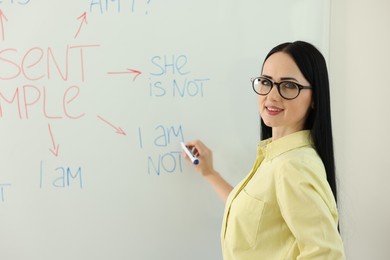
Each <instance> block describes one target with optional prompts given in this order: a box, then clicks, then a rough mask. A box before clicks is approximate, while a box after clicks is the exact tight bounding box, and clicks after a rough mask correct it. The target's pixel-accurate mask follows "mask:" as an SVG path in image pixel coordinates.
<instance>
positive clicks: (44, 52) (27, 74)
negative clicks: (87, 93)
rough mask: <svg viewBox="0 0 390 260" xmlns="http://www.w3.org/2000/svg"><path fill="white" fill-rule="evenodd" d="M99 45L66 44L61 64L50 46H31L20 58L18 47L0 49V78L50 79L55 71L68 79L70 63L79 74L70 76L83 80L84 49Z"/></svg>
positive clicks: (84, 65)
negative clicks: (44, 47)
mask: <svg viewBox="0 0 390 260" xmlns="http://www.w3.org/2000/svg"><path fill="white" fill-rule="evenodd" d="M99 46H100V45H98V44H90V45H71V46H69V45H67V46H66V48H65V55H64V56H62V57H63V59H64V60H65V62H64V63H65V64H64V65H63V66H60V65H59V64H58V62H57V59H58V56H56V55H54V51H53V48H52V47H47V49H43V48H41V47H32V48H30V49H28V50H27V51H26V52H25V54H24V55H23V58H21V59H20V57H18V56H19V53H20V51H19V50H18V49H15V48H6V49H1V50H0V80H13V79H16V78H19V77H23V78H24V79H25V80H29V81H36V80H40V79H49V80H50V79H52V78H53V75H52V74H53V73H54V72H55V71H57V73H58V75H59V76H60V79H62V80H63V81H68V80H69V77H70V76H69V66H70V63H72V65H73V66H74V67H76V68H79V71H78V73H79V74H78V75H72V76H73V77H77V78H80V79H81V81H83V82H84V80H85V70H86V68H85V67H86V61H85V60H86V59H85V57H84V56H85V51H86V50H87V49H90V48H95V47H99ZM71 50H75V51H71ZM77 50H78V51H77ZM57 55H58V54H57ZM56 57H57V58H56ZM44 58H45V59H44ZM19 60H20V61H19Z"/></svg>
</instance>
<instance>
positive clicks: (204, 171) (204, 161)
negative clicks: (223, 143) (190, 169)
mask: <svg viewBox="0 0 390 260" xmlns="http://www.w3.org/2000/svg"><path fill="white" fill-rule="evenodd" d="M185 146H187V148H188V149H189V150H190V151H192V153H193V154H194V155H195V156H196V157H198V159H199V163H198V164H197V165H195V164H192V162H191V160H190V158H189V157H188V155H187V154H186V153H185V152H184V151H183V152H182V153H183V156H184V158H185V159H186V160H187V161H188V162H190V163H191V164H192V165H193V166H194V168H195V170H196V171H198V172H199V173H200V174H201V175H202V176H204V177H207V176H208V175H211V174H214V173H215V171H214V166H213V152H212V151H211V150H210V149H209V148H208V147H207V146H206V145H205V144H204V143H203V142H202V141H200V140H194V141H189V142H187V143H185Z"/></svg>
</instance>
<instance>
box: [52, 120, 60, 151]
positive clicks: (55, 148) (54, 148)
mask: <svg viewBox="0 0 390 260" xmlns="http://www.w3.org/2000/svg"><path fill="white" fill-rule="evenodd" d="M49 133H50V137H51V142H52V145H53V149H51V148H50V149H49V150H50V152H51V153H52V154H53V155H54V156H55V157H57V156H58V149H59V148H60V145H57V144H56V142H55V141H54V137H53V132H52V131H51V126H50V124H49Z"/></svg>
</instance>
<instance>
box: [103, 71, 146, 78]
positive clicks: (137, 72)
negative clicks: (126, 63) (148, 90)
mask: <svg viewBox="0 0 390 260" xmlns="http://www.w3.org/2000/svg"><path fill="white" fill-rule="evenodd" d="M132 73H135V76H134V77H133V81H134V80H135V79H136V78H137V77H138V76H139V75H141V74H142V72H141V71H139V70H134V69H127V71H118V72H107V74H132Z"/></svg>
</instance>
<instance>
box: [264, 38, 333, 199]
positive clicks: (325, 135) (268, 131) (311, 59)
mask: <svg viewBox="0 0 390 260" xmlns="http://www.w3.org/2000/svg"><path fill="white" fill-rule="evenodd" d="M276 52H284V53H286V54H288V55H290V57H291V58H292V59H293V60H294V61H295V63H296V64H297V66H298V68H299V70H300V71H301V72H302V74H303V76H304V77H305V79H306V80H307V81H308V82H309V83H310V85H311V86H312V87H313V100H314V108H313V109H311V110H310V112H309V115H308V117H307V119H306V124H305V129H307V130H310V132H311V137H312V140H313V142H314V147H315V149H316V151H317V153H318V155H319V156H320V158H321V160H322V162H323V163H324V165H325V170H326V176H327V180H328V182H329V185H330V187H331V189H332V192H333V196H334V198H335V200H336V202H337V187H336V170H335V163H334V153H333V136H332V122H331V113H330V93H329V78H328V70H327V68H326V62H325V59H324V56H323V55H322V54H321V53H320V52H319V51H318V50H317V48H316V47H314V46H313V45H311V44H310V43H307V42H303V41H296V42H288V43H283V44H280V45H278V46H276V47H275V48H273V49H272V50H271V51H270V52H269V53H268V55H267V56H266V58H265V60H264V62H265V61H266V60H267V59H268V58H269V57H270V56H271V55H272V54H274V53H276ZM263 66H264V63H263ZM260 120H261V139H262V140H264V139H267V138H270V137H272V128H271V127H268V126H266V125H265V124H264V122H263V120H262V119H260Z"/></svg>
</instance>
